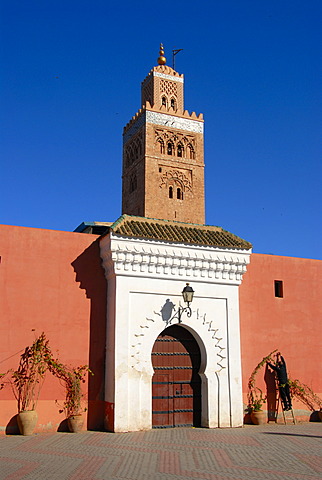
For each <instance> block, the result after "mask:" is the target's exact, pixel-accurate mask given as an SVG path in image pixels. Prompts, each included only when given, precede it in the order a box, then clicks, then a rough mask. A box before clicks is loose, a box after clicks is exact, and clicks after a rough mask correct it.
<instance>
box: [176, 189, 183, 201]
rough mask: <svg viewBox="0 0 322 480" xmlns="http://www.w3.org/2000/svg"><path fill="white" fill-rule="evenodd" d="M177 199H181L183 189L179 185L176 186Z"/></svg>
mask: <svg viewBox="0 0 322 480" xmlns="http://www.w3.org/2000/svg"><path fill="white" fill-rule="evenodd" d="M177 199H178V200H183V191H182V190H181V188H179V187H178V188H177Z"/></svg>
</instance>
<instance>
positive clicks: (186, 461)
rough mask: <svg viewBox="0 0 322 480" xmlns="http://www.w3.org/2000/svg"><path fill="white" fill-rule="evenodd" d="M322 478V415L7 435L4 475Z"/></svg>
mask: <svg viewBox="0 0 322 480" xmlns="http://www.w3.org/2000/svg"><path fill="white" fill-rule="evenodd" d="M321 478H322V424H321V423H306V424H297V425H275V424H269V425H263V426H255V425H247V426H244V427H243V428H234V429H214V430H208V429H202V428H178V429H166V430H152V431H148V432H137V433H104V432H83V433H78V434H71V433H50V434H38V435H37V434H36V435H33V436H31V437H22V436H19V435H15V436H4V435H3V436H0V479H1V480H27V479H32V480H47V479H48V480H65V479H66V480H67V479H68V480H102V479H111V480H114V479H115V480H117V479H126V480H161V479H162V480H163V479H173V480H189V479H200V480H205V479H206V480H231V479H234V480H245V479H247V480H261V479H267V480H275V479H276V480H277V479H278V480H281V479H288V480H291V479H292V480H293V479H295V480H300V479H301V480H318V479H319V480H321Z"/></svg>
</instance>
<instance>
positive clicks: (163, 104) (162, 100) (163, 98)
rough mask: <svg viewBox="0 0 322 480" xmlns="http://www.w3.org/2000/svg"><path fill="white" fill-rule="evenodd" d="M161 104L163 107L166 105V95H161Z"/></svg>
mask: <svg viewBox="0 0 322 480" xmlns="http://www.w3.org/2000/svg"><path fill="white" fill-rule="evenodd" d="M161 105H162V106H163V107H166V106H167V97H165V96H163V97H162V98H161Z"/></svg>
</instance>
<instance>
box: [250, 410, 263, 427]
mask: <svg viewBox="0 0 322 480" xmlns="http://www.w3.org/2000/svg"><path fill="white" fill-rule="evenodd" d="M250 418H251V421H252V422H253V424H254V425H263V424H264V423H266V413H265V412H263V411H262V410H259V411H257V412H251V414H250Z"/></svg>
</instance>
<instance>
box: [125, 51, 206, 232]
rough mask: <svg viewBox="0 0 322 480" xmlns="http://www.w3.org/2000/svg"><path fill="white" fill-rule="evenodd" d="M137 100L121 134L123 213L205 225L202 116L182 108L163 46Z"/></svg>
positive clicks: (178, 82)
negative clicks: (156, 64)
mask: <svg viewBox="0 0 322 480" xmlns="http://www.w3.org/2000/svg"><path fill="white" fill-rule="evenodd" d="M141 98H142V108H141V109H140V110H139V111H138V112H137V113H136V115H135V116H134V117H133V118H132V120H131V121H130V122H129V123H128V124H127V125H126V127H125V128H124V132H123V191H122V213H123V214H125V213H127V214H129V215H139V216H143V217H149V218H158V219H166V220H175V221H179V222H187V223H197V224H204V223H205V200H204V197H205V196H204V147H203V123H204V122H203V115H202V114H200V115H199V116H197V115H196V114H195V112H192V113H191V114H190V113H189V112H188V111H187V110H185V109H184V99H183V75H180V74H179V73H178V72H176V71H175V70H173V69H172V68H170V67H168V66H167V65H166V58H165V57H164V51H163V45H162V44H161V46H160V56H159V58H158V66H157V67H154V68H152V70H151V71H150V73H149V74H148V76H147V77H146V78H145V80H144V81H143V82H142V88H141Z"/></svg>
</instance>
